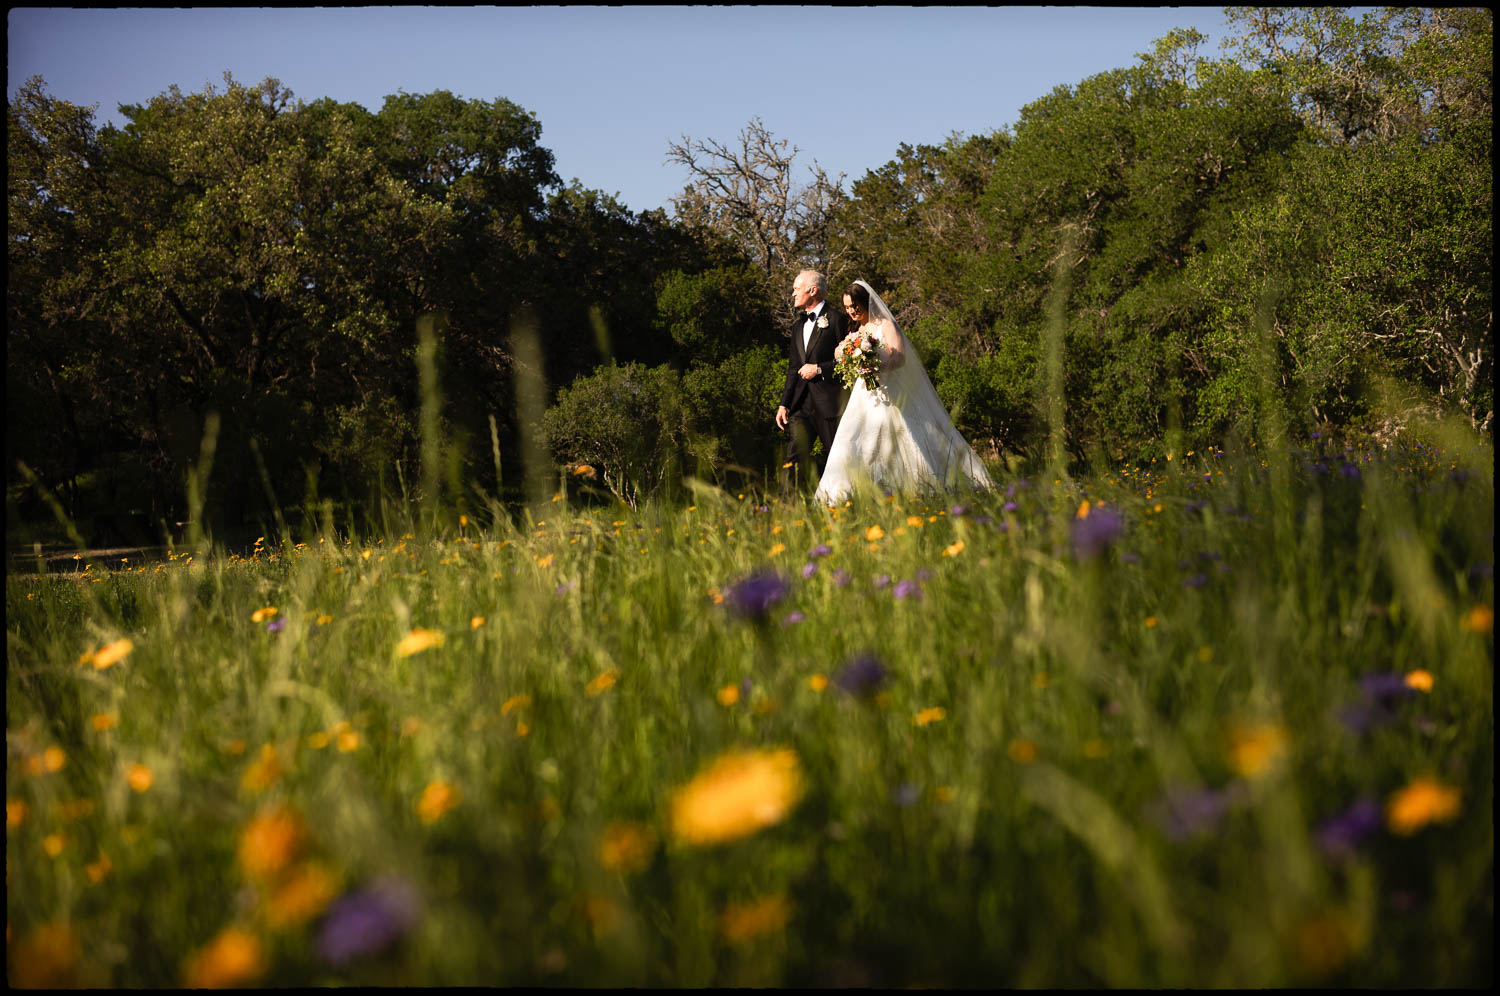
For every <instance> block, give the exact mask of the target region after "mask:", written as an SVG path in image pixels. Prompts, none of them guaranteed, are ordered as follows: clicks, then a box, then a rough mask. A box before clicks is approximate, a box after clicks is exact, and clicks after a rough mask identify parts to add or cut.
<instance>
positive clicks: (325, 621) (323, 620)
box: [318, 615, 333, 626]
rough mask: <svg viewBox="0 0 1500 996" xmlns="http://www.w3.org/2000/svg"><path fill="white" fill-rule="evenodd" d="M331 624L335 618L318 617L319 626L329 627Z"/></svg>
mask: <svg viewBox="0 0 1500 996" xmlns="http://www.w3.org/2000/svg"><path fill="white" fill-rule="evenodd" d="M331 622H333V616H328V615H323V616H319V617H318V625H319V626H327V625H328V624H329V623H331Z"/></svg>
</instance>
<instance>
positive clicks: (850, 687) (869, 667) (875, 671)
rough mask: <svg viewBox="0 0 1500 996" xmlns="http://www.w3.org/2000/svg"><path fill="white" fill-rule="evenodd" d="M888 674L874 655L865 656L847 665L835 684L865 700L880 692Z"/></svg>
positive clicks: (834, 680) (835, 680)
mask: <svg viewBox="0 0 1500 996" xmlns="http://www.w3.org/2000/svg"><path fill="white" fill-rule="evenodd" d="M888 674H889V672H888V671H886V669H885V665H884V664H881V663H880V661H879V660H878V659H876V657H875V656H874V655H873V654H865V655H863V656H861V657H856V658H854V659H853V660H852V661H850V662H849V663H848V664H847V665H845V666H844V670H842V671H840V672H839V675H838V677H837V678H835V679H833V682H834V684H836V685H838V686H839V687H840V688H842V689H843V690H844V691H846V692H848V693H849V694H850V695H853V696H854V697H855V698H857V699H864V698H869V697H871V696H873V695H874V694H875V693H876V692H878V691H880V689H881V687H882V686H883V685H884V684H885V682H886V677H887V675H888Z"/></svg>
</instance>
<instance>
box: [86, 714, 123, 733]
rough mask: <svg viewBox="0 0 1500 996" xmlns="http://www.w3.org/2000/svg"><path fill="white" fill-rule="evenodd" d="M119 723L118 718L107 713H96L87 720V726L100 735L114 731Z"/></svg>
mask: <svg viewBox="0 0 1500 996" xmlns="http://www.w3.org/2000/svg"><path fill="white" fill-rule="evenodd" d="M119 723H120V720H119V717H117V716H115V715H114V714H113V713H108V712H101V713H97V714H96V715H94V716H93V717H92V718H91V719H90V720H89V725H90V726H92V727H93V728H94V729H95V730H97V731H98V732H100V733H103V732H104V731H105V730H112V729H114V728H115V727H116V726H118V725H119Z"/></svg>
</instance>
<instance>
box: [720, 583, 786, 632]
mask: <svg viewBox="0 0 1500 996" xmlns="http://www.w3.org/2000/svg"><path fill="white" fill-rule="evenodd" d="M790 591H791V586H790V585H788V584H787V583H786V581H785V580H784V579H783V578H782V577H781V575H779V574H777V573H776V572H775V571H759V572H757V573H754V574H751V575H749V576H748V577H745V578H741V579H740V580H739V581H736V582H735V583H734V584H732V585H730V586H729V591H727V592H726V593H725V594H724V603H725V604H726V605H728V606H729V611H730V612H731V613H732V614H733V615H735V616H737V617H739V618H740V619H749V620H751V621H753V622H764V621H765V620H766V617H767V616H768V615H769V614H770V611H771V606H773V605H775V604H776V603H777V602H780V601H781V600H782V599H784V598H786V596H787V594H788V593H789V592H790Z"/></svg>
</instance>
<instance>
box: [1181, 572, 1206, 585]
mask: <svg viewBox="0 0 1500 996" xmlns="http://www.w3.org/2000/svg"><path fill="white" fill-rule="evenodd" d="M1206 584H1208V575H1207V574H1194V575H1193V576H1192V577H1190V578H1188V579H1187V580H1186V581H1184V582H1182V586H1183V587H1184V588H1202V587H1203V586H1204V585H1206Z"/></svg>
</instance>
